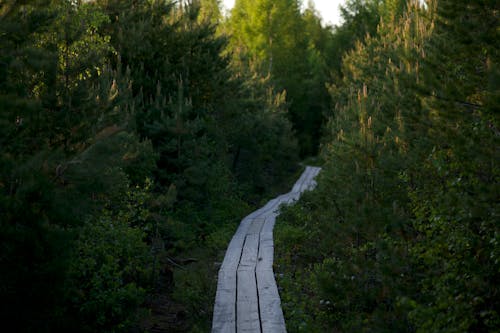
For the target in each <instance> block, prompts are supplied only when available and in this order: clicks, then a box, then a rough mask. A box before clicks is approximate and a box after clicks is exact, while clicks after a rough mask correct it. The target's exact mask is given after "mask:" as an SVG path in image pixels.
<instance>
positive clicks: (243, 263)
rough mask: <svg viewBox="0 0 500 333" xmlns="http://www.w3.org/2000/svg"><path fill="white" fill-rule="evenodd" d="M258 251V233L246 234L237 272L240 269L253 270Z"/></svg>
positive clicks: (255, 265)
mask: <svg viewBox="0 0 500 333" xmlns="http://www.w3.org/2000/svg"><path fill="white" fill-rule="evenodd" d="M258 252H259V234H248V235H247V237H246V239H245V244H244V245H243V251H242V253H241V259H240V263H239V264H238V272H239V271H241V270H251V271H255V267H257V254H258Z"/></svg>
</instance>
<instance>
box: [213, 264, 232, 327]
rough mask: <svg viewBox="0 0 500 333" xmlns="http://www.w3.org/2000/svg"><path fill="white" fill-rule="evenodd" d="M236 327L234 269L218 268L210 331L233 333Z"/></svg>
mask: <svg viewBox="0 0 500 333" xmlns="http://www.w3.org/2000/svg"><path fill="white" fill-rule="evenodd" d="M235 329H236V271H235V270H231V271H225V270H219V276H218V281H217V293H216V295H215V304H214V315H213V321H212V332H221V333H233V332H235Z"/></svg>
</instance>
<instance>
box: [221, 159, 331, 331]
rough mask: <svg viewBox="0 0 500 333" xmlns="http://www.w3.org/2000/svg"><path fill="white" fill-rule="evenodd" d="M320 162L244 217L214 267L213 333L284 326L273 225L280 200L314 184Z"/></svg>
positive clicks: (289, 198)
mask: <svg viewBox="0 0 500 333" xmlns="http://www.w3.org/2000/svg"><path fill="white" fill-rule="evenodd" d="M320 170H321V168H318V167H310V166H308V167H306V169H305V171H304V172H303V173H302V175H301V176H300V178H299V179H298V180H297V182H296V183H295V185H294V186H293V188H292V190H291V191H290V192H288V193H286V194H282V195H280V196H278V197H276V198H275V199H273V200H271V201H269V202H268V203H267V204H266V205H265V206H263V207H262V208H260V209H258V210H256V211H254V212H253V213H251V214H250V215H248V216H247V217H245V218H244V219H243V220H242V221H241V223H240V226H239V227H238V230H236V233H235V234H234V236H233V239H232V240H231V242H230V243H229V246H228V248H227V251H226V255H225V257H224V261H223V262H222V266H221V268H220V270H219V278H218V283H217V294H216V297H215V306H214V314H213V322H212V332H213V333H220V332H224V333H232V332H263V333H274V332H286V327H285V320H284V318H283V311H282V310H281V301H280V297H279V294H278V288H277V286H276V281H275V279H274V272H273V255H274V243H273V228H274V223H275V221H276V216H278V214H279V206H280V205H281V204H284V203H286V204H288V203H291V202H293V201H295V200H297V199H298V198H299V197H300V195H301V194H302V192H304V191H305V190H311V189H313V188H314V187H315V186H316V182H315V180H314V178H315V177H316V175H317V174H318V173H319V172H320Z"/></svg>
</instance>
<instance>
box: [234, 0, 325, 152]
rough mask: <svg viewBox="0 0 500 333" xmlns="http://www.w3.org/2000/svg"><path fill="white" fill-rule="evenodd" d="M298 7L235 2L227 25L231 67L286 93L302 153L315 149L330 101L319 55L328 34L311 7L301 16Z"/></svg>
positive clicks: (289, 0) (290, 0)
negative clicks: (229, 37) (265, 79)
mask: <svg viewBox="0 0 500 333" xmlns="http://www.w3.org/2000/svg"><path fill="white" fill-rule="evenodd" d="M299 7H300V5H299V2H298V1H296V0H280V1H269V0H259V1H247V0H240V1H236V3H235V6H234V8H233V10H232V12H231V17H230V18H229V20H228V23H227V25H228V30H229V31H230V34H231V39H230V43H229V47H230V50H232V51H233V64H234V67H235V68H236V69H237V70H238V71H239V72H241V73H246V72H250V73H254V75H256V76H261V77H269V78H270V82H271V84H272V85H273V86H274V87H275V88H276V90H277V91H284V92H285V93H286V95H284V96H285V97H286V102H287V109H288V118H289V119H290V121H291V122H292V124H293V128H294V130H295V131H296V133H297V138H298V139H299V140H298V141H299V147H300V149H301V155H302V156H305V155H313V154H315V153H316V152H317V147H318V145H319V137H320V134H321V133H320V129H321V126H322V120H323V111H325V110H326V109H327V108H328V105H329V102H330V99H329V96H328V93H327V91H326V89H325V82H326V79H327V75H328V70H329V69H328V68H327V66H326V65H325V64H326V63H325V59H326V58H327V56H326V53H327V52H328V51H329V49H328V47H327V44H328V41H329V39H330V37H331V36H330V31H329V30H328V29H326V28H322V26H321V24H320V20H319V18H318V16H317V14H316V13H315V11H314V9H310V10H308V11H307V12H306V13H305V14H302V13H301V12H300V11H299Z"/></svg>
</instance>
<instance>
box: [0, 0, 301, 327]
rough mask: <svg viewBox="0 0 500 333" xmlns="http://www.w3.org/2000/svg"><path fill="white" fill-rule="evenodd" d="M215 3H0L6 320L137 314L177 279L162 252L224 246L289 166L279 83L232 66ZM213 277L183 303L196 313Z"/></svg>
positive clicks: (87, 321)
mask: <svg viewBox="0 0 500 333" xmlns="http://www.w3.org/2000/svg"><path fill="white" fill-rule="evenodd" d="M218 4H219V3H218V1H200V2H197V1H195V2H193V3H190V4H187V5H180V4H177V3H175V2H172V1H146V0H144V1H142V0H141V1H136V0H130V1H114V0H113V1H104V0H103V1H100V0H98V1H66V0H43V1H42V0H40V1H7V2H2V3H0V240H1V244H2V245H1V250H2V251H1V254H0V263H1V272H0V284H1V285H2V288H1V290H0V297H1V298H2V308H1V311H0V312H1V313H2V319H5V320H4V322H5V325H6V327H7V326H8V327H10V326H12V325H11V323H14V324H15V325H14V326H15V327H16V328H17V329H18V331H20V332H33V331H37V332H57V331H64V332H67V331H72V332H80V331H81V332H95V331H106V332H117V331H127V330H129V329H130V328H131V327H134V326H137V321H138V313H139V312H138V309H139V308H141V307H142V306H144V301H145V300H146V299H147V296H150V294H151V293H152V292H153V290H154V289H155V288H160V287H161V288H163V287H164V285H167V287H166V288H167V291H171V289H172V285H173V282H172V281H170V282H168V283H167V282H164V281H168V276H163V275H162V276H159V274H164V275H168V272H171V271H172V270H173V268H172V267H171V265H172V262H175V261H174V260H172V259H171V258H175V257H177V256H179V255H180V254H181V253H185V252H187V251H190V250H192V249H193V248H196V247H200V246H201V247H203V246H207V247H208V248H209V249H210V251H205V252H207V253H206V254H205V255H207V258H208V259H207V260H208V261H211V260H213V258H215V257H217V256H219V255H220V252H221V251H222V250H223V248H224V247H225V244H226V243H227V242H228V240H229V238H230V236H231V234H232V231H233V230H234V228H235V226H236V225H237V223H238V222H239V220H240V219H241V217H242V216H243V215H244V214H245V213H247V212H248V211H249V210H250V206H249V201H258V198H260V195H261V194H262V193H263V192H264V191H265V190H266V187H267V186H269V187H272V186H273V185H274V184H275V183H277V182H279V181H280V180H282V179H283V178H284V177H286V175H287V173H288V172H290V171H293V169H294V163H295V162H296V141H295V140H294V139H293V133H292V129H291V125H290V123H289V122H288V121H287V120H286V117H285V115H284V112H283V110H284V103H283V99H282V97H281V96H282V95H280V94H277V93H274V92H273V90H272V88H271V86H270V85H269V84H268V83H267V82H260V81H259V82H254V80H253V78H252V77H244V76H241V75H240V73H235V71H233V69H232V68H231V67H230V65H229V56H224V55H222V53H223V50H224V49H225V46H226V42H227V38H226V37H224V36H220V35H217V34H216V28H217V27H216V25H215V24H216V23H217V22H218V21H219V20H220V16H219V15H220V12H218ZM259 130H262V131H263V134H262V135H260V134H259V135H255V132H256V131H259ZM249 134H251V135H249ZM248 136H250V138H251V140H247V137H248ZM275 157H277V158H275ZM247 164H248V165H250V166H251V167H248V168H247V167H246V165H247ZM285 166H286V167H285ZM145 181H146V184H145V185H144V187H143V184H144V182H145ZM243 193H245V194H244V195H243ZM207 277H208V278H210V275H208V274H205V275H204V277H203V278H202V279H200V281H198V282H199V284H201V285H203V286H204V287H203V288H198V287H197V284H198V282H196V283H192V287H189V288H187V290H186V293H188V294H190V295H192V296H190V297H187V298H186V299H185V300H182V299H181V300H180V301H181V302H184V303H185V304H188V305H189V304H192V305H195V304H198V305H200V304H201V305H202V306H203V307H205V308H206V310H205V317H206V318H208V317H207V316H209V313H211V312H210V311H209V308H210V306H211V305H210V302H211V300H210V301H209V298H208V295H207V294H203V293H202V291H203V290H204V288H205V286H208V285H209V284H210V283H211V282H213V281H211V280H207ZM175 279H176V280H177V281H175V284H177V285H179V286H188V285H190V283H191V282H189V281H190V278H189V274H187V273H186V274H185V275H183V274H177V273H176V274H175ZM47 286H51V287H50V288H47ZM212 287H213V285H211V288H212ZM198 298H199V300H198ZM188 305H186V307H189V306H188ZM190 309H191V310H190V311H192V309H194V308H193V307H190ZM205 317H204V318H205ZM193 318H194V317H193ZM197 325H199V323H198V324H197ZM202 326H203V325H202ZM202 326H200V327H202Z"/></svg>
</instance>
